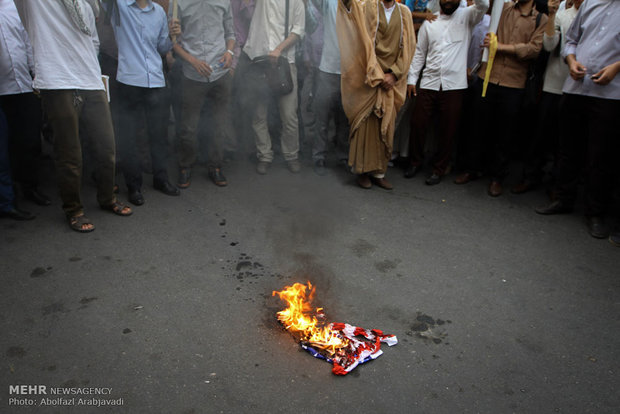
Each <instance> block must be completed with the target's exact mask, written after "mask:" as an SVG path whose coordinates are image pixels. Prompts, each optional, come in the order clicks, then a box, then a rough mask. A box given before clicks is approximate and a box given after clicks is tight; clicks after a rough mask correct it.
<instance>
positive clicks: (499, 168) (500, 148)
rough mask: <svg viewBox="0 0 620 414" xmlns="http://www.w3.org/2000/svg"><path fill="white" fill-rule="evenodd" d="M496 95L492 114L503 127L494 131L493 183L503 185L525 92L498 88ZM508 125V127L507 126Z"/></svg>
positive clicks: (496, 122) (491, 172)
mask: <svg viewBox="0 0 620 414" xmlns="http://www.w3.org/2000/svg"><path fill="white" fill-rule="evenodd" d="M495 89H496V94H495V97H494V99H493V105H494V106H495V108H496V110H495V113H494V114H490V116H492V117H493V119H494V120H495V122H494V123H495V124H496V125H498V124H503V125H502V127H501V128H500V127H497V128H493V129H492V131H493V132H492V134H493V140H492V143H491V148H492V152H491V154H492V157H493V158H492V160H491V167H490V171H489V173H490V175H491V182H497V183H500V184H501V183H502V182H503V181H504V179H505V178H506V176H507V175H508V171H509V163H510V145H511V142H512V135H513V128H511V127H510V125H512V126H515V125H516V122H518V121H517V115H518V114H519V108H520V105H521V100H522V99H523V90H522V89H516V88H507V87H503V86H496V87H495ZM507 124H508V125H507Z"/></svg>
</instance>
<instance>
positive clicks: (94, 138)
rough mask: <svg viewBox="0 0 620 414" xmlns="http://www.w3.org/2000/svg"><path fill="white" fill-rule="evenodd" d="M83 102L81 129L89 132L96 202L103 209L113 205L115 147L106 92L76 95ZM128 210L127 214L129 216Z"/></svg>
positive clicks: (82, 92)
mask: <svg viewBox="0 0 620 414" xmlns="http://www.w3.org/2000/svg"><path fill="white" fill-rule="evenodd" d="M79 93H80V95H81V96H82V97H83V99H84V107H83V108H82V113H81V114H80V128H82V127H83V128H85V129H87V130H88V137H89V138H90V139H91V142H90V148H92V149H93V150H94V154H93V158H94V160H95V172H96V175H97V201H98V202H99V205H100V206H102V207H107V206H110V205H112V204H114V203H115V202H116V196H115V195H114V176H115V157H116V151H115V144H114V127H113V126H112V116H111V114H110V106H109V104H108V98H107V95H106V93H105V91H83V90H81V91H79ZM130 211H131V210H129V212H130Z"/></svg>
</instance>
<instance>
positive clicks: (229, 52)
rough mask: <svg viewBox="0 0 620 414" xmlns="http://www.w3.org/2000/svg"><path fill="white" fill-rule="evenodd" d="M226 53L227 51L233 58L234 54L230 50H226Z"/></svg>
mask: <svg viewBox="0 0 620 414" xmlns="http://www.w3.org/2000/svg"><path fill="white" fill-rule="evenodd" d="M226 51H227V52H228V53H230V56H233V57H234V56H235V53H234V52H233V51H232V50H230V49H226Z"/></svg>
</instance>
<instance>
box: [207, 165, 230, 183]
mask: <svg viewBox="0 0 620 414" xmlns="http://www.w3.org/2000/svg"><path fill="white" fill-rule="evenodd" d="M209 178H210V179H211V181H213V184H215V185H217V186H218V187H226V186H227V185H228V181H226V177H224V174H222V169H221V168H212V169H210V170H209Z"/></svg>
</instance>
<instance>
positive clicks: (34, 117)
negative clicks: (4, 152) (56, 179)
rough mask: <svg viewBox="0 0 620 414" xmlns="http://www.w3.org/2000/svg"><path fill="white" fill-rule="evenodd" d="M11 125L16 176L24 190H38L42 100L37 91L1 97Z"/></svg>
mask: <svg viewBox="0 0 620 414" xmlns="http://www.w3.org/2000/svg"><path fill="white" fill-rule="evenodd" d="M0 102H1V104H2V109H3V110H4V113H5V115H6V119H7V122H8V125H9V154H10V159H11V170H12V175H13V179H14V180H15V181H17V182H18V183H19V184H20V185H21V187H22V189H23V190H24V192H28V191H34V190H36V187H37V183H38V170H39V162H40V156H41V125H42V114H41V101H40V99H39V98H38V97H37V96H36V95H35V94H34V93H20V94H16V95H5V96H2V97H0Z"/></svg>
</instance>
